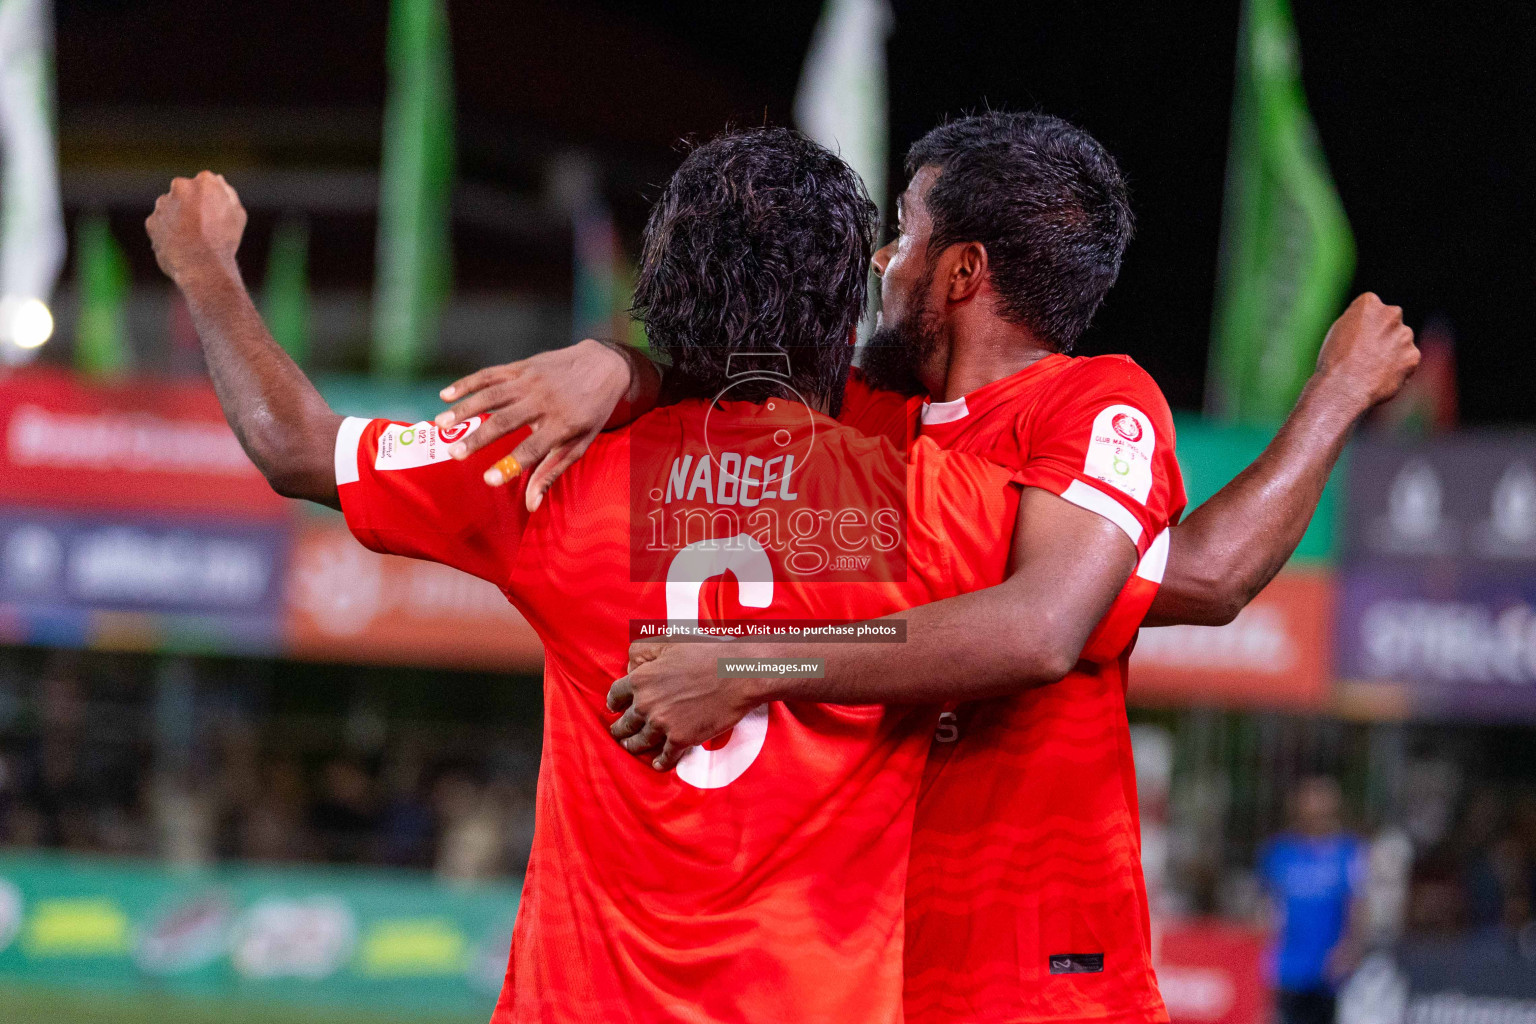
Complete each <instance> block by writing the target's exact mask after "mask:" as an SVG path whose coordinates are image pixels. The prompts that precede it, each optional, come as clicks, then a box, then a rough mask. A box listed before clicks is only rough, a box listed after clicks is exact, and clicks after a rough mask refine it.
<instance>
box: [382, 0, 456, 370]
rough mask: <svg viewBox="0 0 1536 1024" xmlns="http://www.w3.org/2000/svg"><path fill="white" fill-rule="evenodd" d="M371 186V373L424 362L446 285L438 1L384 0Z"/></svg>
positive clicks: (449, 127) (447, 59)
mask: <svg viewBox="0 0 1536 1024" xmlns="http://www.w3.org/2000/svg"><path fill="white" fill-rule="evenodd" d="M388 49H389V52H388V63H389V98H388V101H387V102H386V104H385V107H384V160H383V169H382V173H381V178H380V183H379V239H378V253H377V257H376V259H377V267H376V270H375V274H376V279H375V283H374V296H373V370H374V373H376V374H378V375H380V376H383V377H394V378H408V377H410V376H411V375H412V374H413V373H414V372H415V371H416V370H418V369H419V368H420V367H421V366H422V364H423V363H424V362H425V361H426V356H427V350H428V348H429V346H431V344H432V343H433V341H434V340H435V339H436V336H437V329H438V317H439V315H440V313H441V311H442V306H443V302H444V300H445V299H446V297H447V294H448V285H449V281H450V279H451V277H452V245H451V242H450V237H449V206H450V200H451V198H452V191H453V65H452V58H451V55H450V53H451V47H450V42H449V37H448V14H447V11H446V10H445V9H444V6H443V0H392V2H391V3H390V7H389V47H388Z"/></svg>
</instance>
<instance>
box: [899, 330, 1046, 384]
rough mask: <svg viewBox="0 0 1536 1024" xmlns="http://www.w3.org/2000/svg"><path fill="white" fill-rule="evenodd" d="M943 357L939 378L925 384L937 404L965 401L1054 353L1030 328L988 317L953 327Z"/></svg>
mask: <svg viewBox="0 0 1536 1024" xmlns="http://www.w3.org/2000/svg"><path fill="white" fill-rule="evenodd" d="M943 354H944V357H945V358H944V364H943V366H942V367H941V368H940V371H941V372H940V375H938V379H936V380H932V381H927V380H925V381H924V382H923V383H924V384H925V385H927V387H928V393H929V396H930V397H931V398H932V399H933V400H934V401H936V402H953V401H954V400H955V399H957V398H964V397H965V396H966V395H968V394H970V393H971V392H972V391H975V390H976V389H977V388H983V387H986V386H987V385H988V384H991V383H992V382H993V381H998V380H1002V379H1003V378H1004V377H1010V376H1012V375H1013V374H1015V373H1018V372H1019V371H1020V370H1022V369H1024V368H1025V367H1028V366H1032V365H1033V364H1035V363H1037V362H1039V361H1040V360H1041V359H1044V358H1045V357H1046V356H1048V355H1050V354H1051V350H1050V349H1049V348H1046V347H1045V346H1044V345H1042V344H1040V342H1039V340H1038V339H1037V338H1036V337H1035V335H1034V332H1032V331H1031V330H1030V329H1029V328H1027V327H1022V326H1020V325H1018V324H1011V323H1008V322H1007V321H1006V320H1000V319H998V318H996V317H988V318H986V319H985V320H984V321H982V322H980V323H967V324H956V325H954V326H953V328H952V331H951V332H950V337H949V344H948V345H947V346H946V347H945V350H944V352H943Z"/></svg>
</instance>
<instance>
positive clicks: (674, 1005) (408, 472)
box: [336, 401, 1018, 1024]
mask: <svg viewBox="0 0 1536 1024" xmlns="http://www.w3.org/2000/svg"><path fill="white" fill-rule="evenodd" d="M470 429H473V421H472V423H471V425H470ZM458 436H461V432H455V433H454V435H453V436H452V437H450V438H447V439H444V438H442V437H439V436H438V432H437V431H436V429H435V428H434V427H433V426H432V425H431V424H427V423H418V424H414V425H406V424H394V423H389V422H386V421H381V420H374V421H367V420H357V419H350V420H347V421H346V422H345V424H344V425H343V427H342V429H341V432H340V436H339V438H338V441H337V451H336V469H337V481H338V484H339V489H340V493H341V501H342V506H343V509H344V511H345V513H346V516H347V521H348V524H349V525H350V526H351V527H352V530H353V532H354V533H355V534H356V536H357V537H358V539H359V540H361V541H362V542H363V543H364V544H366V545H367V546H369V547H370V548H373V549H374V550H377V551H386V552H392V553H395V554H403V555H409V556H413V557H417V558H426V559H431V560H434V561H439V562H444V563H446V564H449V565H453V566H457V567H458V568H460V569H463V570H465V571H467V572H471V573H474V574H475V575H477V576H481V577H483V578H484V579H487V580H490V581H491V582H493V583H495V584H496V585H497V586H499V587H501V588H502V589H503V591H504V592H505V593H506V594H507V596H508V598H509V599H510V600H511V601H512V602H513V603H514V604H515V605H517V607H518V608H519V609H521V610H522V611H523V613H524V614H525V615H526V616H527V618H528V620H529V622H531V623H532V624H533V626H534V628H535V629H537V631H538V632H539V635H540V636H541V637H542V639H543V641H544V644H545V649H546V662H545V680H544V694H545V696H544V699H545V717H544V749H543V761H542V764H541V766H540V772H539V789H538V801H537V809H536V828H535V835H534V845H533V854H532V859H531V862H530V864H529V868H528V874H527V877H526V880H525V882H524V888H523V897H522V904H521V907H520V908H519V911H518V920H517V925H516V929H515V932H514V938H513V946H512V955H511V962H510V964H509V967H508V974H507V980H506V984H505V985H504V987H503V990H502V995H501V999H500V1001H499V1003H498V1005H497V1009H496V1014H495V1017H494V1020H495V1021H496V1022H505V1024H512V1022H518V1024H521V1022H531V1021H561V1022H566V1021H569V1022H589V1021H637V1022H651V1021H658V1022H659V1021H699V1022H703V1021H713V1022H720V1021H724V1022H727V1024H735V1022H742V1024H747V1022H753V1024H756V1022H762V1021H782V1020H805V1021H837V1022H849V1021H853V1022H857V1021H869V1022H881V1024H885V1022H897V1021H900V1019H901V1016H902V963H903V960H902V942H903V917H904V910H905V907H904V894H905V889H906V880H907V866H908V865H907V859H908V850H909V843H910V836H911V818H912V813H913V807H914V805H915V802H916V793H917V789H918V784H919V781H920V779H921V775H922V770H923V764H924V761H925V759H926V756H927V750H928V746H929V742H930V739H931V736H932V730H933V726H934V716H935V714H936V712H935V711H923V710H916V709H902V708H885V707H862V708H859V707H853V708H850V707H837V706H832V705H816V704H783V703H774V704H770V705H766V706H765V707H763V708H760V709H758V710H757V711H755V712H753V713H752V714H749V715H748V716H747V718H746V719H744V720H743V721H742V722H741V723H740V724H739V725H738V726H737V727H736V728H735V729H734V730H732V731H731V732H730V733H729V734H727V736H725V737H721V738H718V739H717V740H716V741H713V742H711V743H710V744H707V745H706V748H707V749H706V748H697V749H695V750H694V751H692V752H690V753H689V754H688V755H687V756H686V757H685V758H684V761H683V763H682V764H681V765H679V767H678V769H677V770H676V771H675V772H670V773H666V774H661V773H658V772H655V771H654V770H652V769H651V768H650V767H649V765H648V764H647V763H645V762H643V761H640V760H637V759H636V758H634V757H632V756H630V755H629V754H627V753H625V752H624V751H623V750H622V749H621V748H620V747H619V746H618V744H616V743H615V742H614V741H613V739H612V738H611V737H610V736H609V734H608V727H609V725H610V723H611V722H612V721H613V720H614V717H615V716H613V715H611V714H609V713H608V711H607V710H606V708H605V697H606V695H607V692H608V688H609V685H610V684H611V682H612V681H613V679H615V678H616V677H618V676H620V675H622V674H623V672H624V670H625V664H626V656H627V650H628V646H629V643H630V641H631V639H632V638H634V637H635V636H636V635H637V629H638V630H640V631H641V632H640V635H644V632H643V631H644V629H646V628H649V626H650V625H654V624H657V623H677V622H679V621H682V622H700V621H702V622H706V623H718V624H726V625H728V624H731V623H739V622H742V621H746V622H748V623H761V622H770V621H786V620H815V621H823V622H825V621H850V622H853V621H859V620H864V619H868V618H871V617H878V616H881V615H885V614H889V613H891V612H894V611H898V610H900V609H903V608H906V607H909V606H911V605H913V604H917V603H921V602H925V601H930V600H934V599H938V598H943V597H947V596H952V595H954V594H957V593H960V592H962V591H966V590H971V589H975V588H977V587H982V586H986V585H990V584H993V583H996V582H997V581H998V580H999V579H1000V578H1001V575H1002V570H1003V567H1004V565H1005V562H1006V556H1007V552H1008V548H1009V545H1010V542H1011V539H1012V525H1013V518H1014V515H1015V512H1016V510H1017V500H1018V499H1017V489H1016V488H1015V487H1014V486H1012V484H1011V481H1012V477H1013V474H1012V473H1010V472H1008V471H1006V470H1003V469H1000V468H999V467H997V466H995V465H992V464H991V463H988V462H985V461H984V460H981V459H976V458H972V457H969V456H964V455H957V454H952V453H946V452H941V451H939V450H938V449H937V448H936V447H934V446H933V445H932V444H929V443H926V442H920V443H919V444H917V445H916V446H914V448H913V451H912V452H911V455H910V458H909V459H907V458H903V455H902V453H900V452H898V451H897V449H895V448H894V447H892V446H891V445H890V444H889V443H888V442H886V441H884V440H880V439H868V438H863V437H861V436H859V435H858V434H857V433H856V432H855V431H852V430H850V429H848V428H846V427H842V426H839V425H837V424H836V423H834V422H833V421H831V420H828V419H826V418H824V417H820V416H813V415H811V414H809V413H807V412H806V410H805V408H804V407H803V406H799V405H795V404H793V403H786V402H770V403H767V405H766V406H759V405H750V404H745V403H739V402H723V403H717V404H715V405H713V406H710V405H708V404H706V403H703V402H697V401H692V402H684V403H682V404H679V405H676V406H670V407H666V408H662V409H658V410H655V411H653V412H651V413H650V414H648V415H646V416H644V417H642V418H641V419H640V420H638V421H637V422H635V423H634V424H632V425H631V426H629V427H628V428H626V429H624V430H622V431H619V432H616V433H613V434H605V435H603V436H601V437H600V438H598V440H597V441H596V442H595V443H594V444H593V446H592V448H591V449H590V450H589V451H588V453H587V454H586V456H585V457H584V458H583V459H582V460H581V461H580V462H578V463H577V464H576V465H575V466H574V467H573V468H572V469H571V470H570V471H569V472H567V473H566V474H565V475H564V476H562V477H561V478H560V480H559V481H558V482H557V483H556V484H555V486H554V487H553V488H552V490H551V491H550V493H549V495H548V498H547V499H546V500H545V502H544V503H543V505H542V506H541V507H540V508H539V510H538V511H536V512H534V513H532V514H528V513H526V512H525V511H524V510H523V495H522V493H521V491H520V489H519V488H518V487H516V486H515V485H514V486H508V487H505V488H499V489H493V488H490V487H487V486H485V485H484V484H483V483H482V482H481V474H482V473H483V471H484V469H485V467H486V465H487V464H488V463H489V462H490V461H491V459H493V458H494V454H493V453H492V452H489V451H487V452H482V453H478V454H477V456H476V457H472V458H471V459H469V460H466V461H465V462H462V463H460V462H454V461H452V460H450V459H448V458H447V453H446V447H447V443H448V442H449V441H451V440H454V439H456V438H457V437H458ZM491 447H492V448H496V449H497V452H496V453H499V452H500V451H501V450H504V446H502V447H499V448H498V447H497V446H491ZM796 453H798V455H796ZM792 460H795V461H792ZM886 513H890V514H889V515H887V514H886ZM882 516H883V517H884V518H883V519H882V518H881V517H882ZM872 518H873V519H874V520H876V521H875V522H873V523H871V522H870V520H871V519H872ZM903 521H904V522H903ZM859 522H863V523H864V526H863V527H862V528H861V527H860V526H859V525H858V523H859ZM893 523H895V524H897V527H898V529H897V530H896V531H895V532H892V529H891V526H892V524H893ZM818 524H820V525H819V526H818ZM818 530H819V531H820V532H818ZM902 530H904V534H905V536H904V543H901V542H902V540H903V537H902V535H901V533H902ZM637 624H638V625H637ZM722 654H723V655H728V654H729V646H728V645H727V646H725V647H724V649H723V650H722Z"/></svg>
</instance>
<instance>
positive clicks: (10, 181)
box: [0, 0, 64, 362]
mask: <svg viewBox="0 0 1536 1024" xmlns="http://www.w3.org/2000/svg"><path fill="white" fill-rule="evenodd" d="M56 149H57V147H56V145H55V142H54V127H53V10H52V7H51V5H50V4H49V2H48V0H0V155H3V169H0V358H3V359H4V361H5V362H20V361H22V360H23V359H25V358H26V357H27V351H26V350H27V349H28V348H33V347H36V346H37V345H40V344H42V343H43V342H44V341H46V340H47V338H48V334H50V333H52V330H53V321H52V317H51V315H50V314H49V313H48V307H47V303H48V301H49V300H50V299H51V298H52V296H53V286H54V284H55V282H56V281H57V280H58V276H59V269H60V267H61V266H62V265H63V263H64V211H63V207H62V206H61V205H60V202H59V167H58V155H57V151H56Z"/></svg>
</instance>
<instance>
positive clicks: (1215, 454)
mask: <svg viewBox="0 0 1536 1024" xmlns="http://www.w3.org/2000/svg"><path fill="white" fill-rule="evenodd" d="M1174 426H1175V428H1176V429H1177V430H1178V436H1179V442H1178V455H1179V469H1180V470H1181V471H1182V472H1183V474H1184V490H1185V491H1186V493H1188V495H1189V505H1188V508H1189V509H1194V508H1195V507H1196V506H1198V505H1199V504H1200V503H1201V502H1203V501H1205V500H1206V499H1207V498H1209V497H1210V496H1211V495H1213V494H1215V493H1216V492H1217V491H1219V490H1221V489H1222V488H1223V487H1225V486H1226V485H1227V484H1228V483H1230V482H1231V480H1232V478H1233V477H1235V476H1237V474H1239V473H1241V472H1242V471H1243V470H1245V469H1247V468H1248V464H1249V463H1251V462H1252V461H1253V460H1254V459H1256V458H1258V457H1259V453H1260V452H1262V451H1263V450H1264V446H1265V445H1267V444H1268V443H1269V441H1270V438H1272V437H1273V436H1274V431H1272V430H1268V429H1265V428H1262V427H1226V426H1221V425H1218V424H1212V423H1207V422H1205V421H1203V420H1201V419H1200V417H1198V416H1193V415H1185V414H1175V416H1174ZM1344 457H1345V459H1347V458H1348V457H1349V453H1348V450H1346V451H1345V455H1344ZM1342 466H1343V460H1342V459H1341V460H1340V467H1342ZM1343 478H1344V472H1343V469H1342V468H1337V469H1335V470H1334V474H1333V476H1332V477H1330V478H1329V481H1328V486H1327V487H1325V488H1324V489H1323V499H1322V501H1320V502H1319V503H1318V506H1317V512H1316V514H1315V515H1313V516H1312V523H1311V525H1309V526H1308V527H1307V532H1306V533H1305V534H1303V535H1302V538H1301V543H1300V544H1299V545H1297V547H1296V555H1295V558H1294V559H1293V561H1295V562H1301V563H1312V564H1316V563H1319V562H1323V563H1329V562H1332V561H1333V556H1334V550H1335V539H1334V533H1335V525H1334V524H1335V523H1336V522H1337V520H1338V509H1339V503H1340V502H1341V501H1342V500H1343V497H1342V491H1341V489H1340V487H1339V485H1338V481H1339V480H1342V479H1343Z"/></svg>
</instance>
